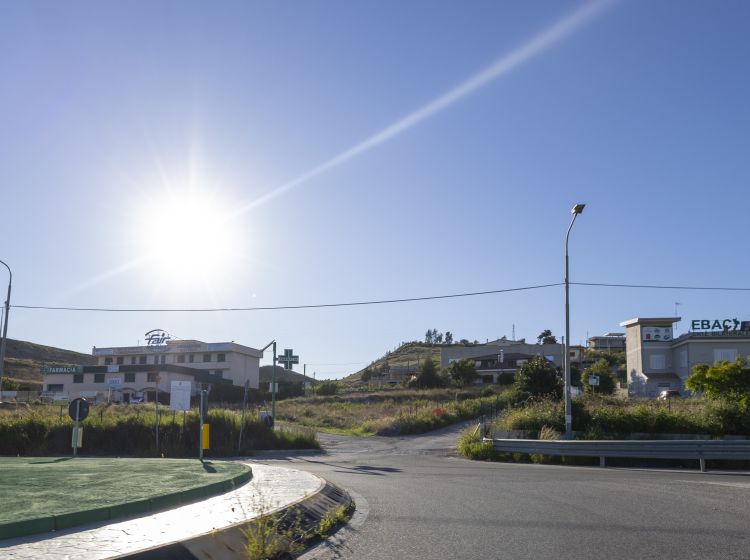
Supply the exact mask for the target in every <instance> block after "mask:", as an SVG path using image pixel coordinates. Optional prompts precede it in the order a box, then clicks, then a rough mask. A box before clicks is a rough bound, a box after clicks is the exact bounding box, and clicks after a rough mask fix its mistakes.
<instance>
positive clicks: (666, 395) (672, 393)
mask: <svg viewBox="0 0 750 560" xmlns="http://www.w3.org/2000/svg"><path fill="white" fill-rule="evenodd" d="M681 396H682V395H680V392H679V391H677V390H675V389H666V390H664V391H662V392H661V393H659V400H660V401H666V400H668V399H679V398H680V397H681Z"/></svg>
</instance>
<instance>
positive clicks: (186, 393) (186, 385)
mask: <svg viewBox="0 0 750 560" xmlns="http://www.w3.org/2000/svg"><path fill="white" fill-rule="evenodd" d="M192 385H193V384H192V383H191V382H190V381H172V384H171V388H170V393H169V408H170V409H171V410H190V393H191V392H192V389H193V387H192Z"/></svg>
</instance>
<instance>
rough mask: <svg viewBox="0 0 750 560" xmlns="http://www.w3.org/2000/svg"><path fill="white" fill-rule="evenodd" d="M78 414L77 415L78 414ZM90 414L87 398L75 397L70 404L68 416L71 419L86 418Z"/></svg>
mask: <svg viewBox="0 0 750 560" xmlns="http://www.w3.org/2000/svg"><path fill="white" fill-rule="evenodd" d="M76 414H77V416H76ZM88 415H89V403H88V402H87V401H86V399H73V400H72V401H70V405H69V406H68V416H70V419H71V420H79V421H80V420H85V419H86V417H87V416H88Z"/></svg>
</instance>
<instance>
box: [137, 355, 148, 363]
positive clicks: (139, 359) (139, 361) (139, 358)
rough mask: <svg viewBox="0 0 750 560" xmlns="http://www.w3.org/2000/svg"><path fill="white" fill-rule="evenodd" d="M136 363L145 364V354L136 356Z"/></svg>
mask: <svg viewBox="0 0 750 560" xmlns="http://www.w3.org/2000/svg"><path fill="white" fill-rule="evenodd" d="M138 363H139V364H145V363H146V356H138Z"/></svg>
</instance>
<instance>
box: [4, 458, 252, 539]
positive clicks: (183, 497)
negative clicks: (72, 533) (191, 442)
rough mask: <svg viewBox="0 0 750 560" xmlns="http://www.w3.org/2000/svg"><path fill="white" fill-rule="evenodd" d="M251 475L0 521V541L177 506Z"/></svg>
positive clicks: (238, 483) (237, 483)
mask: <svg viewBox="0 0 750 560" xmlns="http://www.w3.org/2000/svg"><path fill="white" fill-rule="evenodd" d="M252 476H253V471H252V468H250V467H248V470H247V471H246V472H243V473H240V474H238V475H237V476H234V477H232V478H230V479H227V480H222V481H220V482H213V483H211V484H207V485H206V486H199V487H197V488H190V489H188V490H181V491H179V492H172V493H170V494H162V495H159V496H154V497H153V498H147V499H145V500H138V501H135V502H126V503H123V504H115V505H112V506H107V507H102V508H94V509H86V510H81V511H73V512H70V513H63V514H60V515H50V516H47V517H37V518H34V519H26V520H23V521H12V522H10V523H0V540H2V539H10V538H14V537H25V536H28V535H33V534H36V533H46V532H47V531H60V530H62V529H68V528H70V527H75V526H76V525H83V524H85V523H94V522H97V521H107V520H111V519H116V518H118V517H124V516H128V515H136V514H140V513H148V512H156V511H160V510H165V509H170V508H173V507H176V506H178V505H184V504H188V503H191V502H196V501H198V500H203V499H205V498H209V497H211V496H216V495H219V494H223V493H224V492H228V491H230V490H234V489H235V488H237V487H238V486H241V485H242V484H245V483H246V482H248V481H249V480H250V479H251V478H252Z"/></svg>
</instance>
